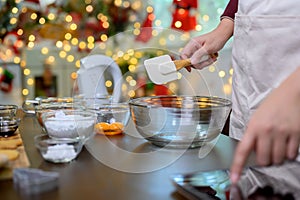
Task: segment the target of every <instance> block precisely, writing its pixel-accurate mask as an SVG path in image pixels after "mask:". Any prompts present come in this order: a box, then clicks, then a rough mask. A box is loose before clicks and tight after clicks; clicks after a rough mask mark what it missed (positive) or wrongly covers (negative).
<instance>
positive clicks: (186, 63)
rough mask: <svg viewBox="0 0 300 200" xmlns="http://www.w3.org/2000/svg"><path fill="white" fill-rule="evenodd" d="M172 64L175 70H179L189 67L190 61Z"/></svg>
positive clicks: (176, 61)
mask: <svg viewBox="0 0 300 200" xmlns="http://www.w3.org/2000/svg"><path fill="white" fill-rule="evenodd" d="M174 64H175V66H176V70H177V71H178V70H181V69H182V68H184V67H187V66H190V65H191V60H190V59H185V60H174Z"/></svg>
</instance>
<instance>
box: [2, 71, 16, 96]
mask: <svg viewBox="0 0 300 200" xmlns="http://www.w3.org/2000/svg"><path fill="white" fill-rule="evenodd" d="M13 79H14V75H13V74H12V73H11V72H10V71H9V70H7V69H4V71H3V74H1V75H0V90H1V91H3V92H10V91H11V90H12V86H13Z"/></svg>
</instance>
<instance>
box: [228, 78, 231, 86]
mask: <svg viewBox="0 0 300 200" xmlns="http://www.w3.org/2000/svg"><path fill="white" fill-rule="evenodd" d="M228 83H229V84H230V85H232V76H231V77H229V78H228Z"/></svg>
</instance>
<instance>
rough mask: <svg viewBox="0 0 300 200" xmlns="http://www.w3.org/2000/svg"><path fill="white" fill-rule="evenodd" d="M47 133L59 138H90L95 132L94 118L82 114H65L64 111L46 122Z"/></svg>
mask: <svg viewBox="0 0 300 200" xmlns="http://www.w3.org/2000/svg"><path fill="white" fill-rule="evenodd" d="M45 127H46V130H47V133H48V135H49V136H51V137H57V138H76V137H80V138H82V139H85V138H88V137H89V136H91V134H93V132H94V119H93V118H91V117H83V116H80V115H65V113H64V112H63V111H58V112H56V113H55V117H51V118H49V119H48V120H47V121H46V122H45Z"/></svg>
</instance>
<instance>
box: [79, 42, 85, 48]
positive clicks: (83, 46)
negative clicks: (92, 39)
mask: <svg viewBox="0 0 300 200" xmlns="http://www.w3.org/2000/svg"><path fill="white" fill-rule="evenodd" d="M78 46H79V48H80V49H85V48H86V43H85V42H83V41H81V42H79V45H78Z"/></svg>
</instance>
